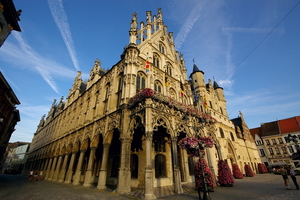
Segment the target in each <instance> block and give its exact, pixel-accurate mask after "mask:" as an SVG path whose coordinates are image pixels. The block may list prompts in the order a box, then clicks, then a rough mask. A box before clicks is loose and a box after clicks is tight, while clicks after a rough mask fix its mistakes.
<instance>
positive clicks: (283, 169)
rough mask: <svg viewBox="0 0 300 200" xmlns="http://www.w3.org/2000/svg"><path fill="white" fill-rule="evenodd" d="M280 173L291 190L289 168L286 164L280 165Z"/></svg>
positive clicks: (287, 187)
mask: <svg viewBox="0 0 300 200" xmlns="http://www.w3.org/2000/svg"><path fill="white" fill-rule="evenodd" d="M279 173H280V174H281V175H282V178H283V181H284V185H285V189H287V190H291V188H290V185H289V177H288V173H287V170H286V169H285V168H284V166H281V167H280V169H279Z"/></svg>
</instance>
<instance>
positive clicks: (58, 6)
mask: <svg viewBox="0 0 300 200" xmlns="http://www.w3.org/2000/svg"><path fill="white" fill-rule="evenodd" d="M48 4H49V8H50V11H51V14H52V17H53V19H54V21H55V23H56V26H57V27H58V29H59V31H60V34H61V36H62V38H63V40H64V42H65V44H66V47H67V49H68V52H69V55H70V57H71V59H72V62H73V64H74V67H75V68H76V70H77V71H80V67H79V64H78V59H77V56H76V51H75V48H74V44H73V39H72V34H71V31H70V27H69V24H68V18H67V15H66V13H65V10H64V6H63V3H62V0H48Z"/></svg>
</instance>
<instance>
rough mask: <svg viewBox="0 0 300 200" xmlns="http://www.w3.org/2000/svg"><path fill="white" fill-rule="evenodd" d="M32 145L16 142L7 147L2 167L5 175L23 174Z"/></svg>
mask: <svg viewBox="0 0 300 200" xmlns="http://www.w3.org/2000/svg"><path fill="white" fill-rule="evenodd" d="M29 145H30V143H28V142H14V143H9V144H8V145H7V149H6V153H5V154H4V158H3V163H4V164H3V166H0V167H1V168H0V169H2V172H3V173H7V174H21V173H22V171H23V168H24V165H25V161H26V158H27V155H26V153H27V151H28V150H29Z"/></svg>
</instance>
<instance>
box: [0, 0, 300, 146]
mask: <svg viewBox="0 0 300 200" xmlns="http://www.w3.org/2000/svg"><path fill="white" fill-rule="evenodd" d="M14 3H15V6H16V9H17V10H18V9H22V10H23V12H22V14H21V16H20V18H21V21H20V22H19V24H20V26H21V29H22V32H13V33H12V34H11V35H10V36H9V37H8V39H7V40H6V42H5V43H4V45H3V46H2V47H1V48H0V70H1V72H2V73H3V74H4V76H5V78H6V79H7V81H8V82H9V84H10V85H11V87H12V88H13V90H14V92H15V94H16V95H17V97H18V99H19V100H20V102H21V105H19V106H17V108H18V109H19V110H20V114H21V121H20V122H19V123H18V125H17V126H16V131H15V132H14V133H13V135H12V137H11V140H10V141H11V142H15V141H26V142H30V141H31V140H32V137H33V134H34V132H35V131H36V127H37V125H38V123H39V121H40V119H41V117H42V116H43V115H44V114H48V111H49V109H50V107H51V104H52V103H53V100H54V99H57V100H58V101H59V99H60V98H61V97H62V96H64V97H65V98H66V97H67V95H68V92H69V89H70V88H71V87H72V84H73V80H74V78H75V77H76V73H77V71H78V70H79V71H82V73H83V79H87V78H88V74H89V73H90V70H91V69H92V67H93V64H94V61H95V59H97V58H98V59H99V60H100V61H101V62H102V67H103V68H105V69H109V68H111V66H113V65H114V64H115V63H117V62H118V61H119V59H120V55H121V54H122V51H123V48H124V46H125V45H127V44H128V43H129V34H128V31H129V29H130V21H131V17H132V13H134V12H136V13H137V17H138V22H141V21H145V19H146V11H152V15H156V14H157V8H159V7H161V8H162V12H163V21H164V23H165V25H166V26H167V27H168V31H169V32H173V33H174V38H175V45H176V49H177V50H178V51H179V52H181V53H183V55H184V58H185V64H186V68H187V70H188V75H189V74H190V73H191V70H192V65H193V59H195V63H196V64H197V66H198V68H199V69H201V70H203V71H204V72H205V79H206V82H207V80H208V79H211V80H213V79H215V80H216V81H217V82H218V83H219V85H220V86H222V87H223V88H224V91H225V96H226V98H227V108H228V114H229V117H230V118H235V117H237V116H238V115H239V111H241V112H242V113H243V114H244V117H245V120H246V122H247V124H248V127H249V128H255V127H259V126H260V123H264V122H270V121H275V120H276V119H285V118H289V117H293V116H297V115H300V87H299V75H300V66H299V65H300V62H299V61H300V5H299V0H251V1H233V0H215V1H211V0H188V1H182V0H150V1H148V0H143V1H142V0H126V1H122V0H103V1H92V0H86V1H78V0H76V1H74V0H73V1H71V0H48V1H47V0H44V1H41V0H28V1H23V0H14Z"/></svg>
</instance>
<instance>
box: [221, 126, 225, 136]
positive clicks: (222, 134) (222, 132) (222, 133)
mask: <svg viewBox="0 0 300 200" xmlns="http://www.w3.org/2000/svg"><path fill="white" fill-rule="evenodd" d="M220 135H221V138H225V135H224V131H223V129H222V128H220Z"/></svg>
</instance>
